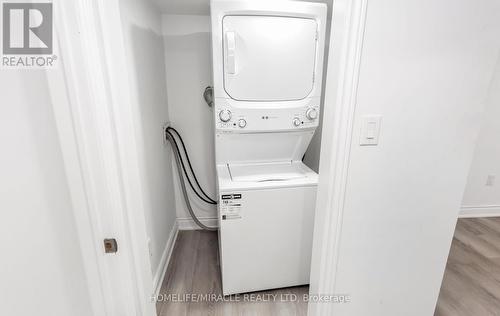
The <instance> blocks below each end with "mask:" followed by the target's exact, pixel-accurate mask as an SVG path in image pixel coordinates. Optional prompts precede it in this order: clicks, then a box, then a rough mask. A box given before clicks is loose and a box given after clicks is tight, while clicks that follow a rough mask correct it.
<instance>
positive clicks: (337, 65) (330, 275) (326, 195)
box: [308, 0, 368, 316]
mask: <svg viewBox="0 0 500 316" xmlns="http://www.w3.org/2000/svg"><path fill="white" fill-rule="evenodd" d="M367 6H368V0H335V1H333V9H332V25H331V33H330V34H331V35H330V39H331V40H330V44H329V45H330V50H329V57H328V66H327V79H326V84H325V102H324V104H325V108H324V114H323V120H324V122H328V123H327V124H323V130H322V136H321V139H322V142H321V155H320V167H319V175H320V176H319V184H318V194H317V201H316V215H315V224H314V239H313V252H312V262H311V282H310V288H309V293H310V294H311V295H312V296H313V297H312V299H314V296H317V295H339V294H343V293H336V291H335V290H336V287H335V285H336V278H337V264H338V260H339V247H340V243H341V232H342V217H343V209H344V198H345V195H346V190H347V175H348V171H349V156H350V149H351V144H352V136H353V125H354V118H355V116H354V113H355V109H356V94H357V88H358V80H359V71H360V63H361V52H362V45H363V37H364V30H365V24H366V11H367ZM336 304H337V303H333V302H331V303H315V302H314V301H309V306H308V314H309V315H315V316H316V315H325V316H327V315H334V314H335V312H334V309H335V305H336Z"/></svg>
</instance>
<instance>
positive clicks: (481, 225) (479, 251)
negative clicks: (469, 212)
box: [434, 217, 500, 316]
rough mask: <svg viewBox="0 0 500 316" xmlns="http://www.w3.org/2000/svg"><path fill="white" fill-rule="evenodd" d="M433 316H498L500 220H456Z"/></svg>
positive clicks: (499, 312)
mask: <svg viewBox="0 0 500 316" xmlns="http://www.w3.org/2000/svg"><path fill="white" fill-rule="evenodd" d="M434 315H435V316H451V315H453V316H490V315H495V316H497V315H500V218H497V217H490V218H474V219H472V218H469V219H460V220H458V223H457V227H456V229H455V236H454V238H453V243H452V245H451V250H450V256H449V257H448V263H447V265H446V271H445V274H444V279H443V283H442V285H441V292H440V294H439V300H438V303H437V306H436V312H435V314H434Z"/></svg>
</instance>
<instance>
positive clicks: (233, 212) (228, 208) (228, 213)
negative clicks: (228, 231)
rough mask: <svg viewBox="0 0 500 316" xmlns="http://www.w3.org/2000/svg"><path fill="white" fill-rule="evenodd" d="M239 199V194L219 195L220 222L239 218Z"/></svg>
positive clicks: (240, 207)
mask: <svg viewBox="0 0 500 316" xmlns="http://www.w3.org/2000/svg"><path fill="white" fill-rule="evenodd" d="M241 198H242V196H241V194H239V193H235V194H222V195H221V203H220V212H221V215H222V220H229V219H240V218H241V209H242V200H241Z"/></svg>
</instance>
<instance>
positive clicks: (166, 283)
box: [156, 231, 309, 316]
mask: <svg viewBox="0 0 500 316" xmlns="http://www.w3.org/2000/svg"><path fill="white" fill-rule="evenodd" d="M249 264H251V263H249ZM244 271H245V267H242V273H244ZM308 291H309V288H308V286H301V287H292V288H286V289H279V290H273V291H263V292H254V293H251V294H254V295H255V296H254V298H253V299H252V298H250V297H249V296H248V297H247V299H246V300H245V297H244V296H243V295H240V296H239V298H238V300H239V301H232V302H231V301H220V299H221V297H222V291H221V279H220V269H219V257H218V239H217V233H216V232H206V231H180V232H179V235H178V236H177V241H176V243H175V247H174V250H173V253H172V258H171V259H170V263H169V266H168V268H167V272H166V274H165V279H164V280H163V284H162V288H161V291H160V295H159V297H158V302H157V303H156V309H157V312H158V315H160V316H167V315H168V316H170V315H172V316H182V315H189V316H191V315H224V316H225V315H227V316H233V315H245V316H246V315H248V316H250V315H256V316H257V315H258V316H266V315H273V316H274V315H283V316H292V315H307V302H304V301H303V300H301V299H300V298H301V297H302V296H303V295H304V294H307V293H308ZM186 294H195V295H194V296H192V297H188V296H186ZM196 294H202V295H203V294H214V295H215V301H214V300H213V299H212V300H208V299H206V297H203V296H198V295H196ZM288 294H295V295H296V296H297V298H298V299H297V300H296V301H295V300H291V302H290V300H289V301H281V300H280V299H279V298H280V297H285V298H287V297H290V296H287V295H288ZM257 295H258V296H257ZM273 295H276V298H277V299H276V300H273V299H271V300H269V301H256V300H257V299H259V298H260V299H266V298H267V299H270V298H272V297H273ZM231 298H232V299H233V300H236V299H237V298H236V297H235V296H231ZM226 299H227V298H226ZM195 300H198V302H196V301H195Z"/></svg>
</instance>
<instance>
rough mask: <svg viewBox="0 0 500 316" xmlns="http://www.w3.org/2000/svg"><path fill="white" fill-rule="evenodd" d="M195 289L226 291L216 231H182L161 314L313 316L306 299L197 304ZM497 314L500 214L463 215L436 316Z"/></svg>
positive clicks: (299, 292) (299, 290)
mask: <svg viewBox="0 0 500 316" xmlns="http://www.w3.org/2000/svg"><path fill="white" fill-rule="evenodd" d="M242 269H243V271H244V267H242ZM307 292H308V287H307V286H303V287H295V288H288V289H280V290H274V291H264V292H257V293H255V294H260V295H261V296H260V297H265V294H278V296H280V295H281V294H288V293H290V294H296V295H297V297H299V298H300V297H301V296H302V295H303V294H306V293H307ZM191 293H193V294H216V295H221V281H220V272H219V259H218V241H217V233H215V232H205V231H181V232H179V235H178V237H177V241H176V244H175V248H174V250H173V253H172V259H171V261H170V264H169V267H168V269H167V273H166V275H165V279H164V281H163V285H162V289H161V292H160V301H159V302H157V311H158V315H160V316H166V315H175V316H181V315H189V316H191V315H259V316H260V315H262V316H264V315H287V316H288V315H307V303H306V302H304V301H302V300H298V301H296V302H282V301H280V300H279V299H278V300H275V301H273V300H271V301H268V302H248V301H243V300H242V299H241V297H240V301H238V302H227V301H213V300H212V301H207V300H203V298H201V299H202V300H203V301H202V302H194V301H192V300H193V298H191V299H189V298H187V297H185V296H183V295H184V294H191ZM169 294H170V295H172V294H175V295H177V296H175V297H174V296H170V297H168V295H169ZM198 298H199V297H198ZM161 300H163V301H161ZM186 300H191V301H190V302H186ZM493 315H495V316H497V315H498V316H500V218H479V219H460V220H459V221H458V223H457V227H456V230H455V236H454V238H453V243H452V245H451V250H450V256H449V258H448V263H447V266H446V271H445V274H444V279H443V284H442V286H441V292H440V294H439V300H438V303H437V306H436V312H435V316H493Z"/></svg>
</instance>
